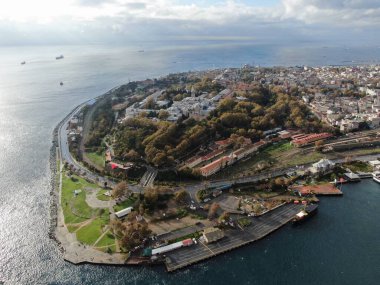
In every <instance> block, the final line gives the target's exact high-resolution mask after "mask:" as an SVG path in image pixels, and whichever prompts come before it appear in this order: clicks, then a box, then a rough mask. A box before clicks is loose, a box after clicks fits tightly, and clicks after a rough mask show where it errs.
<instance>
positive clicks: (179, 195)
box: [174, 189, 190, 205]
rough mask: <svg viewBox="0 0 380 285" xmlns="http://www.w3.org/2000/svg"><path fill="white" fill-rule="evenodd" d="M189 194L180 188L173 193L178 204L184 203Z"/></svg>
mask: <svg viewBox="0 0 380 285" xmlns="http://www.w3.org/2000/svg"><path fill="white" fill-rule="evenodd" d="M189 198H190V196H189V193H187V191H186V190H184V189H182V190H179V191H178V192H176V193H175V195H174V199H175V201H176V202H177V203H178V204H182V205H183V204H185V203H186V202H187V201H188V200H189Z"/></svg>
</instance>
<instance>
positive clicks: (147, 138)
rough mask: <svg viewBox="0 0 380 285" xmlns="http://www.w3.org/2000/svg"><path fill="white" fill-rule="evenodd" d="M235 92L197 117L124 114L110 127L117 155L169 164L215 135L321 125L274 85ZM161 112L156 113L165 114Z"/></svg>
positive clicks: (244, 134) (307, 129)
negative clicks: (176, 119) (171, 119)
mask: <svg viewBox="0 0 380 285" xmlns="http://www.w3.org/2000/svg"><path fill="white" fill-rule="evenodd" d="M206 83H207V84H210V82H209V80H207V79H204V80H202V81H201V82H199V84H200V85H201V87H202V88H204V86H203V84H206ZM207 84H206V85H207ZM293 93H295V94H296V93H297V90H293ZM237 95H239V96H240V97H243V98H241V99H240V100H237V99H236V98H226V99H223V100H221V101H220V103H219V105H218V107H217V108H216V110H215V111H213V112H212V113H211V114H210V115H209V117H208V118H207V119H204V120H201V121H195V120H194V119H191V118H190V119H186V120H181V121H179V122H177V123H171V122H165V121H161V122H153V121H152V120H150V119H148V118H145V117H143V116H140V117H136V118H132V119H128V120H126V121H125V122H124V123H123V124H122V125H120V126H118V128H117V129H116V131H115V133H114V135H115V136H114V137H115V141H116V143H115V145H114V149H115V154H116V156H117V157H119V158H120V159H122V160H128V159H131V160H137V159H139V158H140V157H143V158H144V159H145V160H146V162H147V163H150V164H153V165H155V166H172V165H175V161H176V160H181V159H183V158H184V157H186V155H188V154H190V153H192V151H194V150H196V149H197V148H198V147H199V146H201V145H205V144H206V143H207V142H209V141H211V140H213V139H215V138H216V137H217V136H218V137H221V138H228V137H230V136H231V135H232V136H234V135H235V136H236V138H238V137H246V138H250V139H252V140H253V141H257V140H259V139H260V138H262V137H263V132H264V131H266V130H268V129H272V128H276V127H284V128H299V129H302V130H303V131H305V132H317V131H322V130H326V127H325V126H324V125H323V124H322V123H321V122H320V121H319V120H318V119H317V118H316V117H314V116H312V114H311V113H310V111H309V109H308V108H307V107H306V106H305V105H304V104H303V103H302V102H301V101H300V100H299V99H298V98H297V97H296V96H292V95H289V94H287V93H285V92H284V90H282V89H281V88H279V87H273V88H267V87H263V86H257V87H256V88H254V89H253V90H251V91H246V92H240V93H239V94H237ZM240 97H239V98H240ZM162 113H163V114H161V116H166V115H167V114H165V113H164V112H162Z"/></svg>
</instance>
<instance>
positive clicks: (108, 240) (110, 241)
mask: <svg viewBox="0 0 380 285" xmlns="http://www.w3.org/2000/svg"><path fill="white" fill-rule="evenodd" d="M114 244H115V237H114V235H113V234H112V233H111V231H108V233H106V234H105V235H104V237H102V238H101V240H100V241H98V243H97V244H96V245H95V246H97V247H104V246H111V245H114Z"/></svg>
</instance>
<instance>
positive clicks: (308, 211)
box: [292, 204, 318, 225]
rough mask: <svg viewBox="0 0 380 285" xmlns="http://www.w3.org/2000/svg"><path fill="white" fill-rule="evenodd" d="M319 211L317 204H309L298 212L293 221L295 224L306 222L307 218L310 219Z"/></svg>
mask: <svg viewBox="0 0 380 285" xmlns="http://www.w3.org/2000/svg"><path fill="white" fill-rule="evenodd" d="M317 212H318V205H317V204H310V205H307V206H306V207H305V209H304V210H302V211H301V212H299V213H298V214H296V216H295V217H294V218H293V220H292V222H293V224H294V225H297V224H300V223H302V222H304V221H305V220H307V219H309V218H310V217H312V216H314V215H315V214H316V213H317Z"/></svg>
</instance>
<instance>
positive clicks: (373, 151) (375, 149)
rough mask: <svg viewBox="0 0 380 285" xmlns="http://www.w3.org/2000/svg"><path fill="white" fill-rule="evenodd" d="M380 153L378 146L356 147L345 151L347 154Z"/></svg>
mask: <svg viewBox="0 0 380 285" xmlns="http://www.w3.org/2000/svg"><path fill="white" fill-rule="evenodd" d="M378 153H380V148H369V149H356V150H352V151H350V152H348V153H347V155H350V156H355V155H367V154H368V155H369V154H378Z"/></svg>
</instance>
